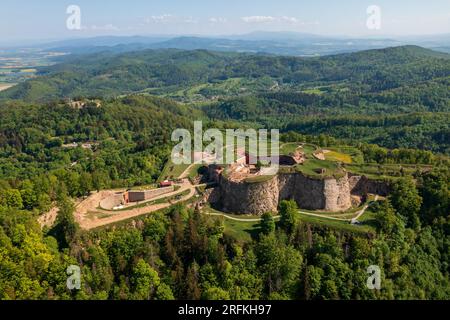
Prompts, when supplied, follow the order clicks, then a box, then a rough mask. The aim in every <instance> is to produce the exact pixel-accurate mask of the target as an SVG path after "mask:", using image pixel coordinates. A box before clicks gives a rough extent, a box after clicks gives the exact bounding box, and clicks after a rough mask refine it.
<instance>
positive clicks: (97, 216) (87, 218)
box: [74, 180, 196, 230]
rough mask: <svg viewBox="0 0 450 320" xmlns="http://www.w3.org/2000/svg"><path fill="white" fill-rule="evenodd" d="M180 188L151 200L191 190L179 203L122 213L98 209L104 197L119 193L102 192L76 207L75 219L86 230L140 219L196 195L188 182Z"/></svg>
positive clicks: (123, 211) (155, 205)
mask: <svg viewBox="0 0 450 320" xmlns="http://www.w3.org/2000/svg"><path fill="white" fill-rule="evenodd" d="M179 186H180V188H179V189H178V190H176V191H174V192H171V193H166V194H164V195H161V196H158V197H155V198H154V199H152V200H151V201H156V200H160V199H164V198H170V197H172V196H175V195H178V194H182V193H183V192H185V191H187V190H189V193H188V194H187V195H185V196H183V197H181V198H180V199H179V200H177V201H172V202H165V203H158V204H153V205H148V206H143V207H139V208H132V209H129V210H120V211H108V210H103V209H99V208H98V205H99V202H100V200H101V199H102V198H103V197H105V196H108V195H110V194H112V193H115V192H117V190H114V191H112V190H107V191H101V192H99V193H96V194H94V195H92V196H90V197H89V198H87V199H86V200H85V201H83V202H81V203H80V204H79V205H78V206H77V207H76V209H75V213H74V215H75V219H76V221H77V222H78V223H79V225H80V227H81V228H83V229H85V230H91V229H94V228H98V227H101V226H105V225H108V224H111V223H115V222H119V221H122V220H126V219H130V218H134V217H138V216H141V215H144V214H148V213H152V212H155V211H158V210H161V209H165V208H168V207H170V206H172V205H174V204H176V203H178V202H183V201H187V200H189V199H191V198H192V197H193V196H194V195H195V193H196V191H195V186H193V185H192V184H191V183H190V182H189V181H188V180H185V181H183V183H182V184H179Z"/></svg>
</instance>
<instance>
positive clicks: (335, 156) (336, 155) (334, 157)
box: [325, 150, 353, 163]
mask: <svg viewBox="0 0 450 320" xmlns="http://www.w3.org/2000/svg"><path fill="white" fill-rule="evenodd" d="M325 159H326V160H329V161H338V162H343V163H352V162H353V161H352V157H351V156H350V155H348V154H345V153H341V152H336V151H331V150H330V151H329V152H327V153H325Z"/></svg>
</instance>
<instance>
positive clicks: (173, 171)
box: [158, 159, 189, 182]
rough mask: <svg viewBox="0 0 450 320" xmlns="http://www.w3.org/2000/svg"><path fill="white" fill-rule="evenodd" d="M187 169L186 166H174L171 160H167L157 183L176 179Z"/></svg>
mask: <svg viewBox="0 0 450 320" xmlns="http://www.w3.org/2000/svg"><path fill="white" fill-rule="evenodd" d="M188 167H189V165H188V164H180V165H175V164H174V163H173V162H172V160H171V159H169V160H168V161H167V163H166V165H165V166H164V169H163V171H162V172H161V175H160V176H159V179H158V182H161V181H164V180H170V179H177V178H178V177H179V176H180V175H181V174H182V173H183V172H184V171H185V170H186V169H187V168H188Z"/></svg>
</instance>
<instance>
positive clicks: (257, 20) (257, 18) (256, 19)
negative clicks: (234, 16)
mask: <svg viewBox="0 0 450 320" xmlns="http://www.w3.org/2000/svg"><path fill="white" fill-rule="evenodd" d="M241 19H242V21H244V22H247V23H261V22H273V21H275V20H276V18H274V17H272V16H249V17H242V18H241Z"/></svg>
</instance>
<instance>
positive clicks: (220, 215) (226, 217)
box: [204, 212, 281, 222]
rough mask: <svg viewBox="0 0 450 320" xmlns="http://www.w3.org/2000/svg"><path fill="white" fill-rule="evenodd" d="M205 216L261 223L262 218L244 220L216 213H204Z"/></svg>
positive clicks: (275, 217)
mask: <svg viewBox="0 0 450 320" xmlns="http://www.w3.org/2000/svg"><path fill="white" fill-rule="evenodd" d="M204 214H206V215H207V216H217V217H224V218H225V219H228V220H234V221H240V222H261V220H262V218H254V219H244V218H235V217H232V216H229V215H227V214H225V213H217V212H204ZM280 217H281V216H273V218H274V219H279V218H280Z"/></svg>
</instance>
